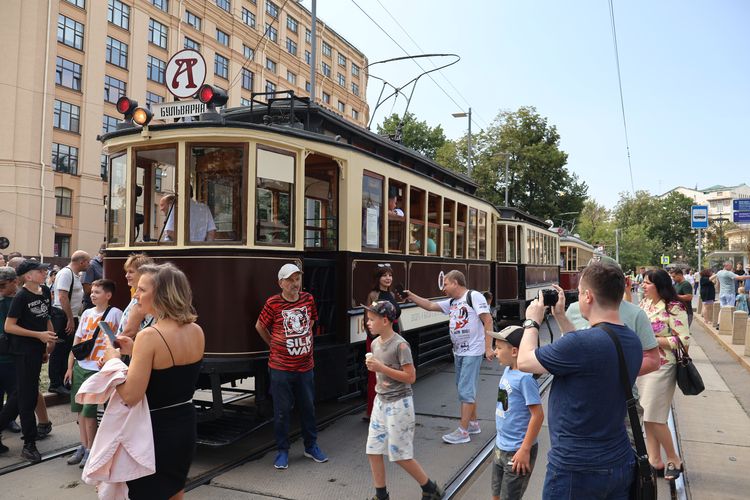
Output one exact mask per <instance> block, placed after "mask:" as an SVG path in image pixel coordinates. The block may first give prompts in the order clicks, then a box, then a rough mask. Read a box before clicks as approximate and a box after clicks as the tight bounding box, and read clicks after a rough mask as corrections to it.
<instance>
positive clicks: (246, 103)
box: [240, 97, 252, 106]
mask: <svg viewBox="0 0 750 500" xmlns="http://www.w3.org/2000/svg"><path fill="white" fill-rule="evenodd" d="M251 104H252V102H251V101H250V99H248V98H247V97H240V106H250V105H251Z"/></svg>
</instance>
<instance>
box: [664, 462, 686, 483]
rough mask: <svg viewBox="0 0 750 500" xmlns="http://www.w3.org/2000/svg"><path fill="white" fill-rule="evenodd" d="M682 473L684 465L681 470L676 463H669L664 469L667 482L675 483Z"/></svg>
mask: <svg viewBox="0 0 750 500" xmlns="http://www.w3.org/2000/svg"><path fill="white" fill-rule="evenodd" d="M681 472H682V464H680V468H679V469H678V468H677V467H676V466H675V464H674V462H667V466H666V467H665V469H664V479H666V480H667V481H674V480H676V479H677V478H678V477H680V473H681Z"/></svg>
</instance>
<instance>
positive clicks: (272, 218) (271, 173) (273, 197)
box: [255, 147, 295, 246]
mask: <svg viewBox="0 0 750 500" xmlns="http://www.w3.org/2000/svg"><path fill="white" fill-rule="evenodd" d="M294 179H295V156H294V154H293V153H286V152H277V151H271V150H268V149H264V148H260V147H258V150H257V174H256V182H255V203H256V207H255V243H257V244H261V245H284V246H287V245H293V244H294V238H293V234H294V231H293V224H292V214H293V213H294Z"/></svg>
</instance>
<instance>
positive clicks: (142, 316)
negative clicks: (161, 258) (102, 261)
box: [117, 253, 154, 339]
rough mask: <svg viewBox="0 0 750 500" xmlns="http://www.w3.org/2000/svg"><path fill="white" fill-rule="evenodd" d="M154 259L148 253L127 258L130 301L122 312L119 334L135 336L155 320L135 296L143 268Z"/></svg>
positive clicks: (124, 267) (125, 266) (126, 270)
mask: <svg viewBox="0 0 750 500" xmlns="http://www.w3.org/2000/svg"><path fill="white" fill-rule="evenodd" d="M153 263H154V259H152V258H151V257H149V256H148V255H146V254H145V253H134V254H130V256H129V257H128V258H127V260H125V265H124V266H123V269H124V270H125V280H126V281H127V282H128V286H129V287H130V295H131V296H132V298H131V299H130V303H129V304H128V305H127V307H125V310H124V311H123V312H122V318H121V319H120V326H119V327H118V328H117V335H118V336H119V335H125V336H126V337H130V338H131V339H132V338H135V335H136V334H137V333H138V332H139V331H140V330H143V329H144V328H146V327H147V326H148V325H150V324H151V323H152V322H153V321H154V317H153V316H151V315H150V314H147V313H145V312H144V311H143V308H142V307H141V306H140V304H139V303H138V299H137V298H136V297H135V291H136V286H137V285H138V281H139V280H140V279H141V268H142V267H143V266H148V265H152V264H153Z"/></svg>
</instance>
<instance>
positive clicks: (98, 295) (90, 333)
mask: <svg viewBox="0 0 750 500" xmlns="http://www.w3.org/2000/svg"><path fill="white" fill-rule="evenodd" d="M114 292H115V283H114V281H112V280H108V279H100V280H96V281H94V282H93V283H92V284H91V302H92V303H93V304H94V307H92V308H91V309H86V310H85V311H83V314H82V315H81V319H80V321H79V322H78V329H77V330H76V334H75V338H74V339H73V345H74V346H75V345H78V344H80V343H82V342H86V341H87V340H90V339H93V338H94V335H95V334H96V330H97V328H99V323H100V322H101V321H102V320H103V321H104V322H105V323H107V325H109V327H110V328H111V329H112V331H113V332H116V331H117V327H118V326H119V324H120V320H121V319H122V311H121V310H119V309H118V308H116V307H110V305H109V301H110V300H112V294H114ZM105 337H106V335H105V333H104V332H103V331H102V330H101V329H99V333H98V334H96V342H95V343H94V347H93V349H91V353H90V354H89V355H88V356H87V357H86V358H85V359H82V360H76V359H75V358H74V356H73V351H71V352H70V355H69V356H68V371H67V372H65V383H66V384H67V383H70V384H71V390H70V409H71V410H72V411H73V413H78V433H79V435H80V437H81V444H80V446H78V449H76V451H75V453H73V455H71V456H70V457H69V458H68V460H67V463H68V465H76V464H78V466H79V467H80V468H81V469H83V467H84V466H85V465H86V460H88V458H89V450H91V445H92V444H93V443H94V436H96V411H97V405H81V404H78V403H77V402H76V394H78V390H79V389H80V388H81V384H83V382H84V381H85V380H86V379H88V378H89V377H90V376H91V375H93V374H95V373H96V372H98V371H99V361H100V359H101V358H102V356H103V355H104V350H105V349H106V347H107V346H106V343H105Z"/></svg>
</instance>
